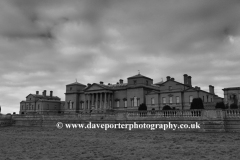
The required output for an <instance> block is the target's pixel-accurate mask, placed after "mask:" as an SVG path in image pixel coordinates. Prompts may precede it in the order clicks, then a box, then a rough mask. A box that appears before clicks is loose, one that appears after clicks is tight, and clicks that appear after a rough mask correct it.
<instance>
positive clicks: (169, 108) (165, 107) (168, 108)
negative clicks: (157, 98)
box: [162, 105, 172, 110]
mask: <svg viewBox="0 0 240 160" xmlns="http://www.w3.org/2000/svg"><path fill="white" fill-rule="evenodd" d="M162 110H172V108H171V107H170V106H169V105H166V106H164V107H163V109H162Z"/></svg>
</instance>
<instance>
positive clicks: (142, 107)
mask: <svg viewBox="0 0 240 160" xmlns="http://www.w3.org/2000/svg"><path fill="white" fill-rule="evenodd" d="M138 111H147V105H146V104H145V103H142V104H140V106H139V107H138ZM146 114H147V113H146V112H140V116H146Z"/></svg>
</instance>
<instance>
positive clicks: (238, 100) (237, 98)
mask: <svg viewBox="0 0 240 160" xmlns="http://www.w3.org/2000/svg"><path fill="white" fill-rule="evenodd" d="M223 92H224V103H225V105H227V106H228V107H230V105H231V104H236V105H237V106H238V108H239V106H240V87H231V88H224V89H223Z"/></svg>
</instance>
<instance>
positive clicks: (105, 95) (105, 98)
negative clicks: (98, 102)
mask: <svg viewBox="0 0 240 160" xmlns="http://www.w3.org/2000/svg"><path fill="white" fill-rule="evenodd" d="M106 103H107V93H106V92H105V94H104V104H103V106H104V110H106V108H107V106H106Z"/></svg>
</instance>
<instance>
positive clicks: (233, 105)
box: [230, 103, 238, 109]
mask: <svg viewBox="0 0 240 160" xmlns="http://www.w3.org/2000/svg"><path fill="white" fill-rule="evenodd" d="M230 109H238V106H237V104H235V103H232V104H231V105H230Z"/></svg>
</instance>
